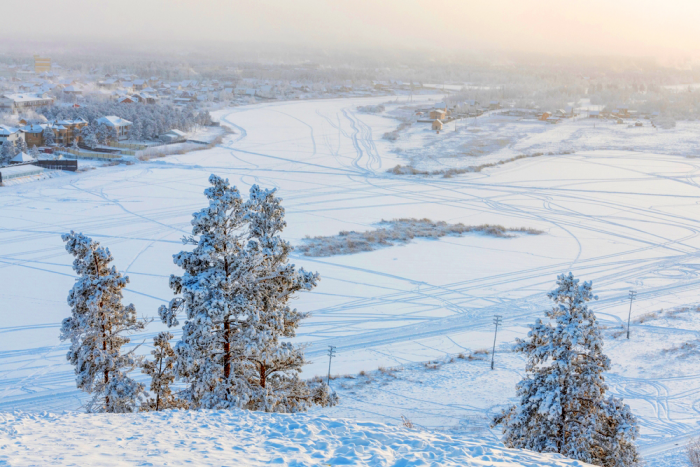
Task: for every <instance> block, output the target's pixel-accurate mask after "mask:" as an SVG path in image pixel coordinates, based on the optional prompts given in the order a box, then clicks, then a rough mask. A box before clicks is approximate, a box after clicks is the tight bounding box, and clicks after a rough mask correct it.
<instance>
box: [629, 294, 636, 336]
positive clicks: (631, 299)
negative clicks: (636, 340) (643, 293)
mask: <svg viewBox="0 0 700 467" xmlns="http://www.w3.org/2000/svg"><path fill="white" fill-rule="evenodd" d="M636 295H637V292H636V291H634V290H630V312H629V314H628V315H627V339H629V338H630V319H631V318H632V301H633V300H634V299H635V298H636Z"/></svg>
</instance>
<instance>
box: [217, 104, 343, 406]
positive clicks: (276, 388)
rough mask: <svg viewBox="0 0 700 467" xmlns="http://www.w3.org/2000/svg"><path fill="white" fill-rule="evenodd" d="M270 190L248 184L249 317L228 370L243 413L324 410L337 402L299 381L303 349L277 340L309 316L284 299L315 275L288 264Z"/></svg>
mask: <svg viewBox="0 0 700 467" xmlns="http://www.w3.org/2000/svg"><path fill="white" fill-rule="evenodd" d="M207 115H208V114H207ZM275 191H276V190H265V189H261V188H260V187H258V186H257V185H253V186H252V187H251V188H250V194H249V199H248V202H247V203H246V205H245V211H246V220H247V222H248V244H247V250H248V255H249V256H250V257H252V258H255V261H254V269H253V270H252V271H251V273H252V275H253V277H254V278H255V279H254V287H253V288H252V289H251V291H250V292H249V293H250V295H249V297H250V300H251V304H253V306H254V312H253V313H251V314H245V315H242V316H239V317H238V320H237V321H238V322H237V327H238V330H240V332H237V333H236V334H234V335H233V337H234V340H233V342H232V344H233V346H232V348H233V351H234V353H235V354H238V355H240V356H241V358H239V359H237V360H236V361H235V362H234V367H233V371H234V372H235V373H236V374H237V375H238V376H239V377H238V379H237V392H238V393H239V394H242V395H243V398H242V399H241V401H244V400H245V402H244V405H243V406H244V407H245V408H248V409H251V410H261V411H266V412H298V411H303V410H306V409H307V408H308V407H309V406H310V405H311V403H318V404H320V405H324V406H325V405H329V404H335V402H336V401H335V400H334V399H332V398H331V396H330V393H329V392H328V391H327V387H326V386H325V384H322V385H320V386H317V387H316V388H315V389H313V390H311V389H310V388H309V387H308V386H307V384H306V383H305V382H303V381H301V380H300V379H299V373H300V372H301V368H302V366H303V365H304V364H305V363H306V360H305V358H304V352H303V349H302V348H300V347H299V346H293V345H292V344H291V343H290V342H289V341H285V340H282V339H289V338H292V337H294V336H295V335H296V329H297V328H298V327H299V323H300V322H301V320H303V319H304V318H307V317H308V316H309V314H308V313H304V312H299V311H297V310H296V309H293V308H290V307H289V299H290V298H291V297H292V294H294V293H295V292H298V291H304V290H306V291H309V290H311V289H313V288H314V287H316V285H317V283H318V281H319V276H318V273H312V272H306V271H304V269H303V268H301V269H299V271H297V270H296V269H295V267H294V265H293V264H289V253H290V252H291V251H292V247H291V245H290V244H289V243H288V242H286V241H285V240H283V239H282V237H281V236H280V234H281V233H282V231H283V230H284V228H285V227H286V225H287V223H286V222H285V220H284V208H283V207H282V205H281V201H282V200H281V199H280V198H277V197H276V196H275ZM246 399H247V400H246Z"/></svg>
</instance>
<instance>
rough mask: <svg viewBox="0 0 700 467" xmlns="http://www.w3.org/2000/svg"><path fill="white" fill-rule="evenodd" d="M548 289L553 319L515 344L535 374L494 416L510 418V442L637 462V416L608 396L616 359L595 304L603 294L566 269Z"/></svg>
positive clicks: (596, 459)
mask: <svg viewBox="0 0 700 467" xmlns="http://www.w3.org/2000/svg"><path fill="white" fill-rule="evenodd" d="M548 296H549V298H550V299H552V301H553V302H554V308H553V309H552V310H550V311H547V312H545V316H546V317H547V318H549V319H550V320H551V322H542V320H540V319H538V320H537V322H536V323H535V324H534V325H532V326H530V332H529V333H528V338H527V339H525V340H521V339H518V340H517V343H516V347H515V351H516V352H521V353H524V354H525V355H526V356H527V364H526V366H525V371H526V373H527V376H526V377H525V379H523V380H522V381H520V383H518V385H517V389H516V390H517V395H518V397H519V398H520V402H519V404H518V405H514V406H512V407H510V408H509V409H507V410H504V411H503V412H502V413H501V414H500V415H498V416H496V417H495V418H494V425H502V426H503V443H504V444H505V445H506V446H507V447H510V448H519V449H528V450H531V451H536V452H558V453H560V454H563V455H564V456H567V457H571V458H573V459H578V460H581V461H584V462H588V463H591V464H595V465H600V466H604V467H626V466H631V465H634V464H635V463H636V462H637V461H638V460H639V454H638V453H637V449H636V447H635V445H634V439H635V438H636V437H637V436H638V428H637V421H636V419H635V417H634V416H633V415H632V413H631V412H630V410H629V407H628V406H627V405H625V404H623V403H622V401H621V400H619V399H616V398H614V397H612V396H610V397H606V396H605V392H606V391H607V389H608V388H607V385H606V384H605V378H604V377H603V372H604V371H606V370H608V369H610V360H609V359H608V357H606V356H605V355H604V354H603V339H602V336H601V334H600V330H599V328H598V323H597V321H596V318H595V315H594V314H593V312H592V311H590V310H589V309H588V305H587V302H588V301H590V300H593V299H597V297H596V296H595V295H593V292H592V286H591V283H590V282H584V283H583V284H579V281H578V279H575V278H574V276H573V274H571V273H569V275H560V276H559V277H557V288H556V289H555V290H553V291H552V292H550V293H549V294H548Z"/></svg>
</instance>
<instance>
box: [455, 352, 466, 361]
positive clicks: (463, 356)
mask: <svg viewBox="0 0 700 467" xmlns="http://www.w3.org/2000/svg"><path fill="white" fill-rule="evenodd" d="M457 358H459V359H462V360H464V359H465V358H467V357H466V355H464V354H463V353H460V354H459V355H457Z"/></svg>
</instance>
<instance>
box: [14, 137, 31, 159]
mask: <svg viewBox="0 0 700 467" xmlns="http://www.w3.org/2000/svg"><path fill="white" fill-rule="evenodd" d="M27 151H28V148H27V142H26V141H25V140H24V138H19V139H18V140H17V143H15V155H17V154H19V153H20V152H24V153H26V152H27Z"/></svg>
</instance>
